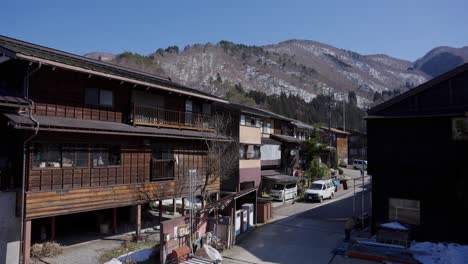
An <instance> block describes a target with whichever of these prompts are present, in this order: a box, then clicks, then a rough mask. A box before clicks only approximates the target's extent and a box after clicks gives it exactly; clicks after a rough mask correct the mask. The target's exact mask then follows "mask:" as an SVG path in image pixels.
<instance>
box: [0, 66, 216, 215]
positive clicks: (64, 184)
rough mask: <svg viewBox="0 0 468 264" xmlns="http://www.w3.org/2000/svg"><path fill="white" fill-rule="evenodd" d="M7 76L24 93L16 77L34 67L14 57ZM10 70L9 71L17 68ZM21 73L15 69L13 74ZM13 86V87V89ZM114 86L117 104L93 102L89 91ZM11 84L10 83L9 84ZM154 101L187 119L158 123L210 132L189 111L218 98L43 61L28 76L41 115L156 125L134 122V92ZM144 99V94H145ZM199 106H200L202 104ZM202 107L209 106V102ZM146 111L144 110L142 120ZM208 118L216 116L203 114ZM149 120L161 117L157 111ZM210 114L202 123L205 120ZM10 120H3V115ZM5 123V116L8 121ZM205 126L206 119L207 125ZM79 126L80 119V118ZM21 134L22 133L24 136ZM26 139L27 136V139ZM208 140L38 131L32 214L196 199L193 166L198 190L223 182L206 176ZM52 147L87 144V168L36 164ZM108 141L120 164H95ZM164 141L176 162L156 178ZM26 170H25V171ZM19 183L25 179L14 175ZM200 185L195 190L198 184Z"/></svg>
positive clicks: (31, 175) (29, 170) (29, 186)
mask: <svg viewBox="0 0 468 264" xmlns="http://www.w3.org/2000/svg"><path fill="white" fill-rule="evenodd" d="M0 67H1V68H2V70H4V71H3V74H1V76H0V77H2V80H5V82H4V83H3V84H5V83H7V85H8V87H13V86H16V88H15V90H16V92H15V93H17V94H21V93H23V92H26V91H23V87H24V85H23V83H22V82H21V81H17V80H16V79H15V78H11V77H12V76H15V75H18V74H17V73H18V72H20V71H23V72H24V74H26V72H27V70H26V69H27V67H30V66H28V65H27V64H26V63H24V62H21V61H15V60H12V61H9V62H6V63H4V64H2V65H0ZM10 71H11V73H10V74H8V72H10ZM13 73H15V74H13ZM12 85H13V86H12ZM90 87H91V88H98V89H107V90H108V91H112V96H111V100H112V102H111V104H110V105H93V104H89V103H87V102H86V89H87V88H90ZM9 89H10V88H9ZM135 90H136V91H139V93H140V94H142V95H143V97H145V95H148V96H147V97H148V98H152V96H153V97H158V98H160V100H159V101H158V103H159V104H162V106H163V108H162V109H165V110H164V111H167V112H171V113H177V115H179V116H182V117H183V119H180V120H177V122H178V123H180V125H178V124H175V123H170V124H168V123H161V124H158V127H166V128H174V129H178V130H180V129H190V130H200V131H207V129H208V128H207V127H206V126H204V125H203V124H204V123H203V122H201V124H202V126H199V124H198V123H196V122H191V123H188V122H187V121H186V120H185V119H190V120H194V119H196V117H197V116H201V114H197V112H186V111H185V110H186V109H185V107H186V102H187V100H190V101H191V105H192V104H193V108H197V107H198V108H197V109H198V111H201V109H202V108H203V109H205V108H206V107H205V105H209V104H210V103H211V102H210V101H207V100H206V99H204V100H201V99H197V98H196V97H187V96H180V95H178V94H174V93H167V92H163V91H160V90H155V89H152V90H151V91H150V90H148V89H147V88H145V87H137V86H135V85H132V84H129V83H124V82H119V81H115V80H109V79H106V78H102V77H98V76H92V75H86V74H82V73H79V72H74V71H70V70H65V69H61V68H58V67H57V68H56V67H48V66H42V67H40V68H39V70H37V72H35V73H34V74H33V75H31V77H30V78H29V82H28V89H27V93H28V96H29V98H30V99H31V100H32V101H33V102H34V104H33V108H32V112H33V115H35V116H50V117H61V118H69V119H75V120H94V121H104V122H106V124H107V125H108V124H110V123H127V124H133V125H149V126H151V125H152V124H146V123H145V122H141V120H140V122H133V121H134V114H135V112H134V105H135V103H138V101H137V98H136V97H135V96H134V93H133V91H135ZM140 97H141V96H140ZM195 105H197V107H195ZM202 106H203V107H202ZM144 114H145V113H140V115H139V116H140V118H141V117H142V116H144ZM204 118H205V119H208V118H209V116H208V115H206V117H205V115H204ZM148 119H151V120H154V117H153V116H150V117H148ZM205 119H204V120H203V121H205ZM2 120H3V119H2ZM5 122H6V121H5ZM205 123H206V122H205ZM77 128H79V121H78V122H77ZM12 132H13V130H12ZM20 132H21V131H18V134H20ZM27 136H28V133H26V136H24V137H23V138H26V137H27ZM205 141H206V138H199V139H191V140H190V139H180V140H175V139H162V138H154V137H152V138H145V137H132V136H105V135H99V134H95V133H93V134H86V130H83V129H80V130H77V131H76V133H72V132H69V133H56V132H46V131H42V130H39V133H38V135H37V136H36V137H35V138H34V140H33V141H31V142H29V144H28V145H27V148H26V150H27V153H26V158H27V160H26V165H27V166H26V168H25V171H26V186H25V191H26V196H25V217H26V219H35V218H41V217H50V216H56V215H63V214H71V213H77V212H85V211H93V210H100V209H105V208H113V207H120V206H127V205H133V204H140V203H145V202H148V201H149V200H162V199H172V198H180V197H188V196H189V184H188V179H189V171H190V170H195V171H196V175H197V177H196V179H194V180H195V182H196V183H197V186H196V189H197V192H198V194H199V193H200V189H201V188H202V186H203V185H204V183H205V181H207V180H208V181H209V183H208V184H207V191H208V193H217V192H219V189H220V180H219V179H218V178H217V177H216V175H210V176H207V175H206V173H207V166H208V159H207V153H206V151H207V148H206V143H205ZM37 144H42V145H49V144H59V145H60V144H79V145H80V146H84V148H85V149H86V150H85V152H86V154H85V155H86V156H87V161H86V165H82V166H81V167H65V166H63V167H62V166H48V165H47V166H46V165H41V166H37V165H36V166H33V155H34V151H35V145H37ZM99 144H101V145H102V144H107V145H112V146H116V147H117V148H118V150H119V155H120V156H119V160H120V162H119V164H118V165H110V166H104V167H101V166H99V167H96V166H93V162H92V155H93V151H94V150H95V147H96V145H99ZM161 146H164V148H165V149H169V150H170V155H171V157H170V159H168V160H164V159H160V160H159V161H162V163H161V162H160V163H161V164H162V165H165V166H171V168H170V170H171V172H172V173H171V175H172V176H171V177H169V178H165V179H160V178H158V177H152V175H155V174H157V168H156V167H157V166H158V162H156V161H155V158H154V155H155V154H154V153H155V151H156V150H158V149H160V148H161ZM18 171H20V170H18ZM15 178H16V180H17V182H18V181H19V180H20V178H21V177H20V176H19V175H18V176H17V177H15ZM194 188H195V187H194Z"/></svg>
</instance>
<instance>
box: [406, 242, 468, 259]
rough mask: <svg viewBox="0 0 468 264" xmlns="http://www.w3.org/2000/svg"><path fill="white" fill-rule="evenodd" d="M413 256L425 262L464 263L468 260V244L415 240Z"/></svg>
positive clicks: (412, 244)
mask: <svg viewBox="0 0 468 264" xmlns="http://www.w3.org/2000/svg"><path fill="white" fill-rule="evenodd" d="M410 250H412V251H415V252H414V253H413V257H414V258H415V259H416V260H418V261H419V262H421V263H424V264H462V263H466V262H467V260H468V246H466V245H459V244H454V243H449V244H447V243H431V242H413V243H411V247H410Z"/></svg>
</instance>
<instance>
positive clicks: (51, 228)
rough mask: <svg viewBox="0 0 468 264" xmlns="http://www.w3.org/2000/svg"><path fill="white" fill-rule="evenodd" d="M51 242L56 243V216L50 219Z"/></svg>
mask: <svg viewBox="0 0 468 264" xmlns="http://www.w3.org/2000/svg"><path fill="white" fill-rule="evenodd" d="M50 241H55V216H52V217H51V218H50Z"/></svg>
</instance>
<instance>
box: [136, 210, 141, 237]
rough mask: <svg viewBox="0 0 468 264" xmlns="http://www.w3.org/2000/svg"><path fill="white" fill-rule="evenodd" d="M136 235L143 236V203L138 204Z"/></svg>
mask: <svg viewBox="0 0 468 264" xmlns="http://www.w3.org/2000/svg"><path fill="white" fill-rule="evenodd" d="M136 236H137V239H140V236H141V204H139V205H137V206H136Z"/></svg>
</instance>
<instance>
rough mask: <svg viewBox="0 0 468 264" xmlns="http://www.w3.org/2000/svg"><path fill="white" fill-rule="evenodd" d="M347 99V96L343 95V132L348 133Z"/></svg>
mask: <svg viewBox="0 0 468 264" xmlns="http://www.w3.org/2000/svg"><path fill="white" fill-rule="evenodd" d="M345 107H346V99H345V94H344V93H343V131H346V109H345Z"/></svg>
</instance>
